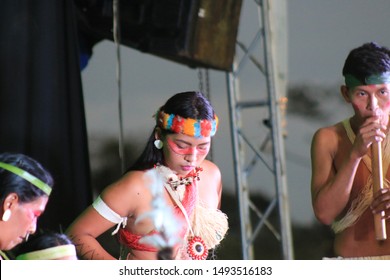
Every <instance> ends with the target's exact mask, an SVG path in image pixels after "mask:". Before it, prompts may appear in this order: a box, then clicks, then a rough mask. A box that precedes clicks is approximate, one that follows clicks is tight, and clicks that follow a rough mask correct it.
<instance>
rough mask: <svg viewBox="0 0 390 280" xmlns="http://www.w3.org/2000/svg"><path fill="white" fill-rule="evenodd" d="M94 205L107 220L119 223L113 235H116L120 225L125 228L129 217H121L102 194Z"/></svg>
mask: <svg viewBox="0 0 390 280" xmlns="http://www.w3.org/2000/svg"><path fill="white" fill-rule="evenodd" d="M92 207H93V208H95V210H96V211H97V212H98V213H99V214H100V215H102V217H103V218H105V219H106V220H108V221H110V222H112V223H114V224H117V227H116V228H115V230H114V231H113V232H112V233H111V235H114V234H116V233H117V232H118V230H119V227H120V226H121V225H122V228H124V227H125V226H126V224H127V217H121V216H120V215H119V214H118V213H116V212H115V211H114V210H112V209H111V208H110V207H109V206H108V205H107V204H106V203H105V202H104V201H103V199H102V198H101V197H100V195H99V196H98V197H97V198H96V200H95V201H94V202H93V203H92Z"/></svg>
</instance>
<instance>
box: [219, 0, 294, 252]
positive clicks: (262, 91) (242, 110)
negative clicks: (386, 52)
mask: <svg viewBox="0 0 390 280" xmlns="http://www.w3.org/2000/svg"><path fill="white" fill-rule="evenodd" d="M272 2H273V3H272V4H273V5H277V4H275V1H272ZM276 2H278V1H276ZM279 2H280V3H282V1H279ZM245 4H248V5H249V2H247V1H245ZM252 5H255V9H254V10H257V13H258V14H257V19H258V23H259V29H258V30H257V32H255V35H254V37H253V38H252V39H251V40H250V43H249V44H248V47H246V45H245V44H244V43H243V42H241V41H238V42H237V50H236V58H235V62H234V65H233V70H232V71H231V72H229V73H227V74H226V79H227V89H228V99H229V109H230V126H231V136H232V146H233V161H234V172H235V186H236V193H237V199H238V205H239V212H240V229H241V243H242V254H243V259H255V258H256V252H257V250H264V249H263V248H269V244H264V245H267V246H266V247H263V246H261V245H259V244H262V243H261V242H262V241H264V242H263V243H265V242H268V241H267V240H269V239H267V240H266V239H264V240H260V239H261V236H263V235H262V232H264V231H266V232H267V234H271V235H272V236H273V238H275V239H276V241H277V242H275V243H276V244H277V246H279V245H280V247H279V249H281V250H280V258H283V259H293V246H292V231H291V224H290V215H289V203H288V193H287V178H286V167H285V166H286V165H285V151H284V139H283V135H284V131H283V129H284V123H283V122H284V120H283V117H284V115H283V114H284V112H285V107H286V105H287V104H286V103H287V98H286V95H285V90H284V88H283V86H281V85H280V84H279V80H280V77H279V75H280V73H279V72H278V70H277V65H276V62H275V61H276V60H277V59H281V58H280V57H279V58H278V57H277V54H276V51H275V50H276V43H275V37H276V35H275V34H274V33H273V32H274V30H273V28H274V26H273V25H272V24H273V23H272V20H271V12H272V8H275V7H270V5H271V1H270V0H263V1H261V0H257V1H254V2H253V3H252ZM244 20H246V19H241V23H240V25H242V21H244ZM241 28H244V27H241ZM238 40H240V38H238ZM258 57H260V58H258ZM250 67H252V68H254V69H257V70H256V71H252V68H250ZM246 68H249V69H250V70H249V73H250V74H247V72H245V69H246ZM254 72H256V73H257V74H255V76H254V77H255V78H254V79H257V80H258V81H259V86H258V87H252V88H251V89H249V90H248V92H250V93H251V96H252V98H253V96H256V97H255V100H249V99H246V98H245V96H244V95H245V93H247V92H246V91H245V90H244V89H243V88H244V87H245V78H248V76H249V77H250V75H254ZM252 79H253V77H252ZM242 81H244V83H241V82H242ZM246 114H248V115H246ZM259 124H260V125H259ZM256 194H260V195H261V196H265V197H266V198H267V200H269V201H267V202H266V204H267V205H266V206H265V207H263V209H259V205H256V204H255V203H254V202H253V200H252V198H253V197H254V196H255V195H256ZM275 216H276V217H277V218H276V219H275ZM272 217H273V219H272ZM255 241H258V242H257V243H256V246H255ZM276 249H278V248H276ZM257 258H258V257H257Z"/></svg>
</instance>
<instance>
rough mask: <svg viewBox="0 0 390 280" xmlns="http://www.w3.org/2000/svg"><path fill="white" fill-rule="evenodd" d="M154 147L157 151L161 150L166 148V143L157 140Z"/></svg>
mask: <svg viewBox="0 0 390 280" xmlns="http://www.w3.org/2000/svg"><path fill="white" fill-rule="evenodd" d="M154 146H155V147H156V148H157V149H159V150H161V149H162V147H163V146H164V143H163V141H161V140H160V139H156V140H155V141H154Z"/></svg>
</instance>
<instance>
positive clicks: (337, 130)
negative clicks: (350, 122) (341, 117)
mask: <svg viewBox="0 0 390 280" xmlns="http://www.w3.org/2000/svg"><path fill="white" fill-rule="evenodd" d="M344 134H345V129H344V126H343V124H342V122H338V123H336V124H333V125H330V126H324V127H321V128H319V129H317V131H316V132H315V133H314V136H313V138H323V137H325V138H328V137H340V136H341V135H344Z"/></svg>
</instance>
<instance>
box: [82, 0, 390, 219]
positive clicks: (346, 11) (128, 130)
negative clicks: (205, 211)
mask: <svg viewBox="0 0 390 280" xmlns="http://www.w3.org/2000/svg"><path fill="white" fill-rule="evenodd" d="M243 2H244V5H243V7H242V13H241V21H245V23H244V22H243V23H242V26H247V25H248V20H251V19H254V20H253V26H254V27H257V26H258V24H257V22H256V13H254V12H255V11H254V10H253V8H251V7H253V3H252V1H251V0H244V1H243ZM389 11H390V1H388V0H370V1H367V0H326V1H324V0H288V1H287V26H286V35H287V47H288V48H287V50H288V51H287V57H288V59H287V64H288V73H287V75H288V83H289V84H290V85H293V84H302V83H307V84H318V85H329V86H330V87H334V95H335V96H336V98H329V99H325V100H323V103H324V107H326V108H328V111H329V112H331V117H330V118H328V119H326V120H324V121H323V122H319V121H313V120H310V119H305V118H304V117H299V116H298V117H297V116H289V117H288V123H287V132H288V136H287V138H286V141H285V149H286V156H287V178H288V189H289V194H290V208H291V213H292V214H291V216H292V218H293V219H294V220H295V221H298V222H303V223H305V222H311V221H312V220H313V214H312V209H311V202H310V172H311V171H310V154H309V152H310V142H311V137H312V135H313V133H314V131H315V130H316V129H317V128H318V127H320V126H323V125H327V124H329V123H332V122H335V121H337V120H338V119H339V118H343V117H344V116H347V115H348V114H349V111H348V107H347V106H345V107H344V106H343V105H340V104H341V102H338V101H339V98H340V97H339V92H338V86H339V84H340V83H341V82H342V79H341V78H342V77H341V68H342V65H343V63H344V60H345V58H346V55H347V54H348V52H349V51H350V49H352V48H355V47H357V46H360V45H361V44H363V43H365V42H368V41H376V42H378V43H380V44H384V45H386V46H390V32H389V26H390V17H389ZM240 27H241V24H240ZM248 30H250V28H245V30H242V28H240V30H239V37H240V36H243V34H244V33H245V32H246V33H245V35H247V36H250V34H249V35H248V34H247V33H248V32H249V31H248ZM93 51H94V54H93V56H92V58H91V60H90V62H89V65H88V66H87V68H86V69H85V70H83V73H82V77H83V88H84V97H85V108H86V117H87V125H88V131H89V134H90V140H91V144H90V147H92V146H94V145H95V143H99V141H100V140H102V139H103V138H104V137H105V136H106V135H114V136H116V135H117V134H118V113H117V111H118V105H117V100H118V99H117V85H116V77H115V75H116V57H115V55H116V54H115V46H114V44H113V42H111V41H103V42H101V43H99V44H97V45H96V46H95V47H94V50H93ZM121 57H122V61H121V65H122V94H123V109H124V112H123V117H124V128H125V137H126V141H132V139H145V140H146V138H147V137H148V135H149V133H150V132H151V129H152V126H153V120H152V114H153V113H154V112H155V110H156V109H157V108H158V107H159V106H161V105H162V104H163V103H164V102H165V100H166V99H167V98H168V97H170V96H171V95H172V94H173V93H176V92H180V91H186V90H198V89H199V80H198V72H197V70H194V69H191V68H189V67H187V66H185V65H180V64H177V63H174V62H171V61H167V60H164V59H161V58H158V57H155V56H152V55H149V54H145V53H141V52H139V51H137V50H133V49H130V48H128V47H122V48H121ZM259 75H260V74H259ZM210 77H211V80H210V95H211V101H212V103H213V104H214V106H215V109H216V111H217V113H218V115H219V116H220V119H221V127H220V130H219V132H218V133H217V135H216V136H215V138H214V144H215V147H214V161H215V162H216V163H217V164H218V165H219V166H220V168H221V171H222V174H223V180H224V186H226V187H227V188H229V187H232V185H233V184H232V183H233V179H234V178H233V175H232V174H233V166H232V163H231V162H232V160H231V155H230V154H229V153H227V152H226V151H230V150H231V143H230V130H229V114H228V111H227V108H228V101H227V88H226V76H225V73H224V72H221V71H210ZM251 79H252V80H253V82H255V80H257V79H256V77H255V78H251ZM246 82H247V83H248V84H249V85H248V86H249V88H251V87H252V88H253V89H255V88H256V85H255V84H254V85H253V86H251V81H246ZM313 95H315V92H313Z"/></svg>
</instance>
